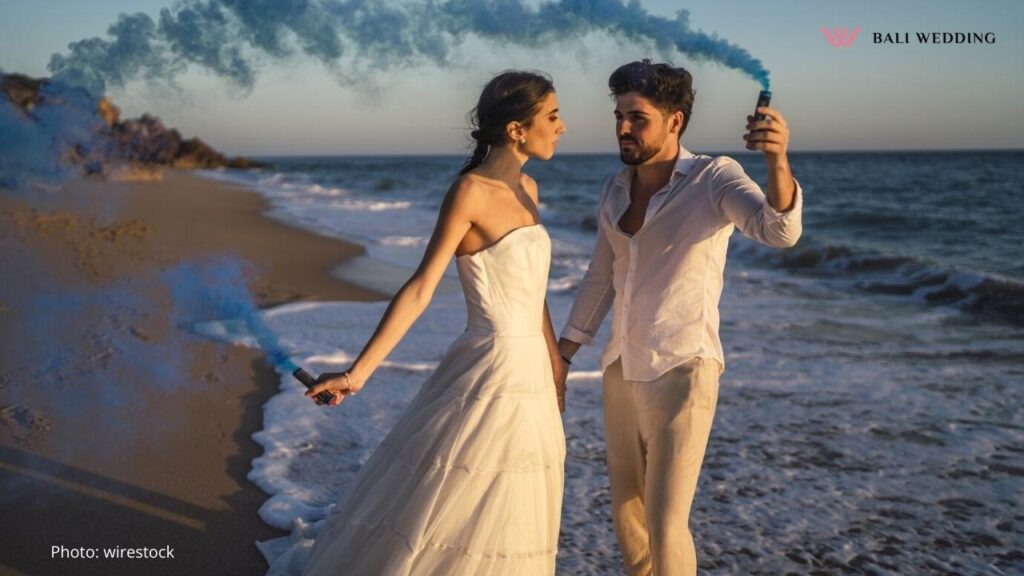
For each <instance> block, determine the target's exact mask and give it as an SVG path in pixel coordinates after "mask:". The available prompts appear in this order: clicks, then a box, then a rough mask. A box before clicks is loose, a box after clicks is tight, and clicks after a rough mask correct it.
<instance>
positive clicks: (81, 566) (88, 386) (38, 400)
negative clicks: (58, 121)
mask: <svg viewBox="0 0 1024 576" xmlns="http://www.w3.org/2000/svg"><path fill="white" fill-rule="evenodd" d="M4 192H5V193H2V194H0V262H2V272H0V342H3V345H2V347H0V488H2V489H0V517H2V518H3V519H4V520H3V522H0V574H142V573H144V574H262V573H263V571H264V570H265V569H266V565H265V563H264V561H263V558H262V556H260V554H259V552H258V551H257V550H256V548H255V546H254V545H253V542H254V541H255V540H263V539H267V538H271V537H275V536H278V535H280V534H281V533H280V532H279V531H277V530H275V529H273V528H271V527H269V526H267V525H266V524H264V523H263V522H262V521H261V520H260V518H259V516H258V514H257V511H258V509H259V507H260V506H261V505H262V504H263V502H264V501H265V500H266V495H265V494H264V493H263V492H262V491H261V490H260V489H259V488H257V487H256V486H255V485H253V484H252V483H250V482H249V481H248V480H247V479H246V474H247V473H248V471H249V466H250V462H251V461H252V459H253V458H254V457H256V456H258V455H259V454H260V452H261V448H260V447H259V446H258V445H257V444H256V443H255V442H253V441H252V439H251V435H252V433H253V432H255V431H257V430H259V429H260V428H261V427H262V410H261V407H262V406H263V404H264V403H265V402H266V401H267V399H268V398H269V397H271V396H272V395H273V394H275V393H276V392H277V388H278V385H279V378H278V376H277V374H276V373H275V372H274V370H273V369H272V368H271V367H269V366H268V365H267V364H266V363H265V361H264V358H263V355H262V354H261V353H259V352H258V351H256V350H253V349H250V348H240V347H232V346H227V345H224V344H220V343H215V342H212V341H209V340H205V339H203V338H201V337H198V336H195V335H193V334H191V333H189V332H188V331H186V330H183V329H182V327H181V326H175V325H174V322H173V320H172V310H173V306H172V304H173V301H174V299H173V298H172V296H171V293H170V289H169V287H168V286H167V285H166V283H165V282H163V281H162V280H161V278H162V276H161V274H162V273H163V272H166V271H167V270H170V269H174V267H175V266H177V265H178V264H181V263H183V262H192V261H198V260H201V259H204V258H208V257H213V256H230V257H232V258H236V259H238V260H239V261H242V262H244V263H245V264H246V266H247V270H248V274H247V276H246V278H247V284H248V287H249V290H250V291H251V292H252V294H253V295H254V299H255V302H256V303H257V304H258V305H259V306H260V307H267V306H271V305H274V304H279V303H284V302H293V301H303V300H310V301H312V300H370V299H377V298H379V297H380V296H379V295H378V294H376V293H374V292H371V291H369V290H365V289H362V288H359V287H356V286H352V285H349V284H346V283H344V282H342V281H340V280H337V279H335V278H333V277H332V276H331V275H330V274H329V273H328V271H329V270H330V269H331V268H333V267H334V266H336V265H337V264H338V263H339V262H341V261H343V260H345V259H346V258H349V257H352V256H355V255H358V254H361V253H362V249H361V248H360V247H359V246H355V245H351V244H347V243H344V242H341V241H338V240H334V239H330V238H325V237H322V236H318V235H316V234H313V233H310V232H305V231H301V230H298V229H295V228H291V227H288V226H285V225H284V224H281V223H278V222H276V221H274V220H272V219H270V218H268V217H267V216H265V215H264V212H265V211H266V209H267V204H266V202H265V201H264V200H263V199H262V198H261V197H260V196H259V195H258V194H256V193H253V192H251V191H248V190H245V189H242V188H239V187H236V186H233V185H230V184H225V183H219V182H212V181H209V180H205V179H201V178H198V177H196V176H194V175H191V174H189V173H186V172H174V171H172V172H168V173H166V175H165V177H164V178H163V179H162V180H161V181H156V182H133V183H126V182H121V183H118V182H93V181H76V182H74V183H71V184H68V185H66V186H64V187H62V188H60V189H56V188H54V189H35V190H27V191H23V192H12V191H4ZM211 319H212V318H211ZM54 547H58V548H57V549H56V552H55V550H54ZM60 547H63V548H60ZM168 547H169V548H168ZM129 548H148V549H149V550H150V551H151V552H150V553H152V551H163V552H161V553H162V554H163V555H166V554H167V550H169V549H173V556H174V557H173V559H170V558H128V554H129V553H128V551H127V550H124V549H129ZM105 549H111V550H115V551H116V550H118V549H122V550H121V554H122V555H123V557H122V558H115V559H106V560H105V559H102V556H103V555H104V551H105ZM92 553H95V554H96V555H97V558H82V557H78V558H71V556H83V555H90V554H92ZM143 553H145V552H143ZM61 556H63V558H62V557H61Z"/></svg>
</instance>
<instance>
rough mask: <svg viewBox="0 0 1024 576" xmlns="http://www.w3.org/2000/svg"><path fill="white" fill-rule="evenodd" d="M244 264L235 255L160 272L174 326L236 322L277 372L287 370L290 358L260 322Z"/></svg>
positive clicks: (188, 263) (187, 264)
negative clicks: (170, 305) (170, 300)
mask: <svg viewBox="0 0 1024 576" xmlns="http://www.w3.org/2000/svg"><path fill="white" fill-rule="evenodd" d="M246 275H247V271H246V266H245V265H244V263H243V262H241V261H239V260H238V259H235V258H227V257H222V258H215V259H208V260H204V261H198V262H187V263H184V264H180V265H178V266H176V267H174V268H172V269H170V270H167V271H165V272H164V273H163V274H162V275H161V279H162V281H163V282H164V283H166V285H167V286H168V287H169V288H170V290H171V297H172V299H173V310H172V314H173V318H174V323H175V325H177V326H179V327H180V328H183V329H186V330H189V329H191V327H192V326H194V325H195V324H197V323H200V322H207V321H211V320H217V321H221V322H224V321H227V322H232V321H233V322H237V323H241V325H242V326H244V332H245V333H247V335H249V336H251V337H253V338H254V339H255V340H256V342H257V344H258V345H259V347H260V348H261V349H262V350H263V352H264V353H265V354H266V356H267V359H268V361H269V362H270V364H271V365H272V366H274V368H275V369H277V370H278V372H282V373H291V372H293V371H294V370H295V369H296V368H298V366H297V365H296V364H295V363H294V362H292V361H291V359H290V358H289V357H288V354H287V353H286V352H285V350H284V347H282V346H281V343H280V342H279V341H278V338H277V335H276V334H275V333H274V332H273V331H272V330H271V329H270V328H269V327H268V326H267V324H266V322H264V321H263V317H262V315H261V314H260V310H259V308H258V307H257V306H256V303H255V302H254V301H253V298H252V295H251V293H250V292H249V289H248V287H247V285H246Z"/></svg>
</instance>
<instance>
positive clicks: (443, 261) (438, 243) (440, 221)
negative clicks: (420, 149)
mask: <svg viewBox="0 0 1024 576" xmlns="http://www.w3.org/2000/svg"><path fill="white" fill-rule="evenodd" d="M478 193H479V189H478V188H477V187H475V186H474V185H473V184H472V183H471V182H469V181H468V180H466V179H461V180H459V181H458V182H456V183H455V184H453V185H452V187H451V188H450V189H449V190H448V193H447V194H446V195H445V198H444V202H443V203H442V204H441V211H440V213H439V214H438V217H437V224H436V225H435V226H434V232H433V234H432V235H431V237H430V242H429V243H428V244H427V249H426V252H425V253H424V254H423V259H422V260H421V261H420V264H419V267H418V268H416V271H415V272H414V273H413V275H412V277H411V278H409V280H408V281H407V282H406V283H405V285H403V286H402V288H401V290H399V291H398V293H397V294H396V295H395V297H394V298H393V299H392V300H391V304H390V305H388V308H387V310H386V311H385V312H384V317H383V318H381V321H380V323H379V324H378V325H377V329H376V330H375V331H374V333H373V336H371V337H370V340H369V341H368V342H367V343H366V346H364V347H363V351H362V352H360V353H359V356H358V357H357V358H356V360H355V362H353V363H352V367H351V368H349V370H348V371H347V372H341V373H337V372H334V373H326V374H323V375H321V377H320V382H319V383H318V384H317V385H316V386H314V387H312V388H310V389H309V390H308V391H307V392H306V396H309V397H313V398H315V397H316V395H317V394H319V393H320V392H322V391H324V390H329V391H335V394H334V399H333V400H332V401H331V402H330V405H331V406H334V405H337V404H340V403H341V401H342V400H343V399H344V397H345V396H347V395H348V394H355V393H356V392H358V391H359V390H360V389H361V388H362V387H363V385H364V384H366V381H367V380H368V379H369V378H370V376H371V375H372V374H373V372H374V371H375V370H376V369H377V367H378V366H380V363H381V362H383V361H384V359H385V358H386V357H387V355H388V354H390V353H391V351H392V350H393V349H394V348H395V346H397V345H398V343H399V342H400V341H401V340H402V338H403V337H404V336H405V333H406V332H408V331H409V328H411V327H412V325H413V323H414V322H416V319H417V318H419V317H420V314H422V313H423V311H424V310H425V309H426V308H427V305H428V304H430V300H431V298H432V297H433V295H434V290H435V289H436V288H437V285H438V283H439V282H440V281H441V277H442V276H443V275H444V272H445V270H446V269H447V268H448V263H449V262H450V261H451V259H452V256H453V255H454V254H455V250H456V248H458V246H459V243H460V242H461V241H462V238H463V237H464V236H465V235H466V232H468V231H469V229H470V227H472V225H473V221H474V220H475V218H476V213H475V210H476V207H477V206H479V205H480V203H479V202H477V198H476V195H477V194H478ZM318 403H319V402H318Z"/></svg>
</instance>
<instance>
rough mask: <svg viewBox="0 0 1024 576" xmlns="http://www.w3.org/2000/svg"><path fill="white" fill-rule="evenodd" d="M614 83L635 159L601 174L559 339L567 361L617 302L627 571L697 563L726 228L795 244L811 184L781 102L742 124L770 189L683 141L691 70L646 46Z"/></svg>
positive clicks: (618, 498)
mask: <svg viewBox="0 0 1024 576" xmlns="http://www.w3.org/2000/svg"><path fill="white" fill-rule="evenodd" d="M608 86H609V87H610V88H611V92H612V96H613V97H614V98H615V133H616V136H617V137H618V140H619V157H620V158H621V160H622V162H623V164H625V165H626V166H625V167H624V168H623V169H622V170H621V171H620V172H619V173H618V174H616V175H615V176H613V177H612V178H610V179H609V180H608V181H607V182H606V183H605V185H604V190H603V191H602V193H601V202H600V207H599V211H598V231H597V243H596V244H595V246H594V253H593V256H592V259H591V262H590V267H589V268H588V270H587V273H586V275H585V276H584V277H583V281H582V283H581V284H580V287H579V292H578V294H577V296H576V301H575V302H574V303H573V306H572V311H571V312H570V314H569V321H568V323H567V324H566V326H565V329H564V330H563V331H562V337H561V339H560V340H559V343H558V347H559V352H560V353H561V354H562V358H563V360H565V362H566V363H569V362H570V361H571V359H572V356H573V355H574V354H575V353H576V351H577V350H578V349H579V346H580V344H590V343H592V342H593V338H594V334H595V333H596V332H597V330H598V328H599V327H600V326H601V322H602V321H603V320H604V317H605V316H606V315H607V313H608V309H609V308H611V309H613V310H614V312H613V314H612V326H611V338H610V339H609V341H608V345H607V346H606V347H605V349H604V352H603V353H602V355H601V368H602V370H603V371H604V419H605V436H606V443H607V456H608V478H609V480H610V483H611V492H612V518H613V520H614V523H615V532H616V534H617V536H618V539H619V545H620V547H621V549H622V556H623V560H624V561H625V564H626V571H627V572H628V573H629V574H630V575H640V574H643V575H648V574H652V573H653V574H657V575H658V576H677V575H682V574H696V571H697V555H696V552H695V550H694V546H693V537H692V536H691V534H690V530H689V527H688V519H689V515H690V504H691V503H692V501H693V495H694V492H695V491H696V489H697V476H698V474H699V473H700V466H701V462H702V460H703V459H704V449H705V447H706V446H707V441H708V435H709V434H710V432H711V421H712V419H713V417H714V413H715V405H716V404H717V402H718V378H719V375H720V374H721V373H722V371H723V370H724V363H725V361H724V359H723V356H722V345H721V342H720V341H719V337H718V323H719V322H718V300H719V297H720V295H721V293H722V282H723V279H722V273H723V270H724V268H725V256H726V249H727V247H728V243H729V236H730V235H731V234H732V231H733V228H734V227H736V228H739V229H740V231H741V232H742V233H743V234H744V235H746V236H749V237H750V238H753V239H754V240H757V241H758V242H761V243H763V244H767V245H769V246H775V247H788V246H793V245H794V244H795V243H796V241H797V239H799V238H800V231H801V222H800V213H801V203H802V199H801V196H802V195H801V192H800V187H799V186H798V185H797V183H796V181H794V180H793V175H792V173H791V172H790V169H789V162H788V159H787V157H786V145H787V144H788V142H789V130H788V129H787V128H786V122H785V120H784V119H783V117H782V115H781V114H779V112H778V111H777V110H774V109H772V108H768V107H762V108H758V109H757V112H759V113H762V114H764V115H765V116H766V117H767V118H766V119H765V120H763V121H755V120H754V119H753V117H749V116H748V118H747V130H748V132H747V133H746V134H745V135H744V136H743V138H744V140H746V147H747V148H748V149H750V150H760V151H762V152H764V158H765V161H766V162H767V164H768V194H767V196H766V195H765V194H764V193H763V192H762V191H761V188H760V187H759V186H758V185H757V184H756V183H755V182H754V181H753V180H751V179H750V178H749V177H748V176H747V175H746V173H744V171H743V169H742V168H741V167H740V165H739V164H738V163H736V161H734V160H732V159H731V158H727V157H724V156H721V157H715V158H712V157H709V156H703V155H694V154H691V153H690V152H688V151H687V150H686V149H685V148H683V147H682V146H680V144H679V138H680V137H681V136H682V134H683V132H684V131H685V130H686V125H687V123H688V122H689V121H690V117H691V111H692V107H693V90H692V88H691V77H690V74H689V72H687V71H686V70H684V69H682V68H674V67H672V66H671V65H668V64H652V63H651V62H650V60H646V59H645V60H643V61H642V62H631V63H629V64H626V65H624V66H622V67H620V68H619V69H618V70H616V71H615V72H614V73H612V75H611V78H609V80H608ZM563 378H564V376H563ZM558 384H559V387H560V388H561V387H563V386H564V380H563V381H562V382H559V383H558ZM563 389H564V388H563Z"/></svg>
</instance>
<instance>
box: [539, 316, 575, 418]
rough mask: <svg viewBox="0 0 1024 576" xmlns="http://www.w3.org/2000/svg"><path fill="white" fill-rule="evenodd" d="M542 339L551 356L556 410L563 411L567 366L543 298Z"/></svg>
mask: <svg viewBox="0 0 1024 576" xmlns="http://www.w3.org/2000/svg"><path fill="white" fill-rule="evenodd" d="M542 328H543V330H544V340H546V341H547V344H548V355H549V356H550V357H551V372H552V374H553V376H554V379H555V395H556V397H557V398H558V410H559V411H560V412H565V380H566V376H568V372H569V367H568V366H566V364H565V362H564V361H563V360H562V355H561V354H560V353H559V351H558V340H557V339H556V338H555V329H554V327H553V326H552V325H551V313H550V312H548V301H547V299H546V298H545V299H544V326H543V327H542Z"/></svg>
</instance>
